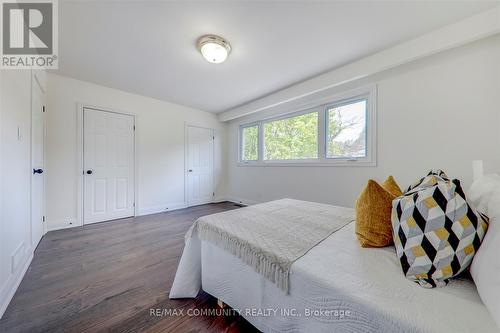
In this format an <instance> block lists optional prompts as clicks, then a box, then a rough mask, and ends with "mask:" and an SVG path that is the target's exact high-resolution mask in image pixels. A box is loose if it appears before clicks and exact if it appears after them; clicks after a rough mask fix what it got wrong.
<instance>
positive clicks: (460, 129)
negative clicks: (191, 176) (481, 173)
mask: <svg viewBox="0 0 500 333" xmlns="http://www.w3.org/2000/svg"><path fill="white" fill-rule="evenodd" d="M499 59H500V36H499V35H496V36H493V37H490V38H487V39H484V40H481V41H478V42H475V43H472V44H469V45H466V46H463V47H460V48H457V49H453V50H449V51H446V52H444V53H441V54H438V55H435V56H432V57H429V58H426V59H423V60H420V61H417V62H414V63H410V64H407V65H403V66H401V67H399V68H396V69H393V70H390V71H386V72H383V73H380V74H378V75H376V76H373V77H370V78H367V79H363V80H360V81H357V82H353V83H350V84H349V85H346V86H343V87H340V88H337V89H335V90H332V91H330V92H329V93H330V94H332V95H334V94H335V93H339V92H341V91H347V90H349V89H353V88H355V87H359V86H363V85H367V84H373V83H375V84H377V88H378V94H377V96H378V108H377V115H378V117H377V118H378V140H377V141H378V142H377V163H378V165H377V166H376V167H269V166H267V167H266V166H264V167H258V166H253V167H249V166H237V156H238V154H237V142H238V141H237V131H238V126H239V124H241V123H245V122H249V121H252V120H255V119H258V118H259V117H262V116H269V115H271V114H273V111H272V110H271V111H269V112H266V114H265V115H262V114H260V115H259V114H256V115H252V116H248V117H245V118H240V119H237V120H234V121H232V122H231V123H230V124H229V128H228V141H229V146H228V153H227V154H228V157H227V158H228V161H229V165H228V193H229V197H231V198H233V200H242V201H243V202H249V203H252V202H262V201H267V200H273V199H278V198H282V197H291V198H297V199H304V200H312V201H318V202H325V203H331V204H338V205H344V206H349V207H353V206H354V201H355V199H356V197H357V196H358V194H359V193H360V191H361V190H362V188H363V186H364V185H365V184H366V182H367V180H368V179H369V178H374V179H377V180H379V181H382V180H384V178H385V177H387V176H388V175H394V176H395V177H396V179H397V180H398V181H399V183H400V184H401V186H407V185H408V184H409V183H410V182H412V181H414V180H416V179H417V178H419V177H421V176H423V175H424V174H425V173H426V172H427V170H428V169H431V168H442V169H444V170H445V171H446V172H448V174H449V175H450V176H451V177H455V178H458V179H460V180H462V181H463V183H464V185H465V188H468V186H469V185H470V183H471V180H472V160H474V159H482V160H484V163H485V171H486V172H491V171H495V172H500V145H499V144H500V135H499V132H500V131H499V130H500V98H499V96H500V61H499Z"/></svg>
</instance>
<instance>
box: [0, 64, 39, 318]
mask: <svg viewBox="0 0 500 333" xmlns="http://www.w3.org/2000/svg"><path fill="white" fill-rule="evenodd" d="M0 138H1V139H0V317H1V316H2V314H3V312H4V311H5V309H6V307H7V305H8V302H9V301H10V299H11V298H12V296H13V295H14V292H15V290H16V288H17V286H18V284H19V283H20V282H21V279H22V276H23V274H24V271H25V270H26V268H27V265H28V264H29V262H30V258H31V255H32V254H33V250H32V248H31V229H30V210H29V209H30V175H31V172H30V158H31V156H30V154H31V153H30V149H31V148H30V147H31V71H29V70H1V71H0Z"/></svg>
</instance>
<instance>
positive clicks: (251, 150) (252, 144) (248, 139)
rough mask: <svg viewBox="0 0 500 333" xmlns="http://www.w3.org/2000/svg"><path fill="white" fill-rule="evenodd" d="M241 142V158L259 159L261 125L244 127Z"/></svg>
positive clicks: (244, 159)
mask: <svg viewBox="0 0 500 333" xmlns="http://www.w3.org/2000/svg"><path fill="white" fill-rule="evenodd" d="M241 142H242V147H241V152H242V154H241V160H242V161H257V160H258V159H259V125H253V126H248V127H243V128H242V130H241Z"/></svg>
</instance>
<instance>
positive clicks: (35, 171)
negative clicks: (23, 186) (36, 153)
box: [33, 169, 43, 174]
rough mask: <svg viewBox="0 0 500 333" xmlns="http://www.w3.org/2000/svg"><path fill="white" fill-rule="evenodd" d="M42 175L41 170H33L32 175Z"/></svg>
mask: <svg viewBox="0 0 500 333" xmlns="http://www.w3.org/2000/svg"><path fill="white" fill-rule="evenodd" d="M37 173H38V174H42V173H43V169H33V174H37Z"/></svg>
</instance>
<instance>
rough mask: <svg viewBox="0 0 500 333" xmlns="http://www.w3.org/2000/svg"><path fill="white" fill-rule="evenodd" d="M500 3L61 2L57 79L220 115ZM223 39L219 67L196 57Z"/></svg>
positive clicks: (199, 56)
mask: <svg viewBox="0 0 500 333" xmlns="http://www.w3.org/2000/svg"><path fill="white" fill-rule="evenodd" d="M495 5H498V2H478V1H475V2H469V1H457V2H455V1H439V2H432V1H415V2H413V1H404V2H394V1H387V2H381V1H366V2H360V1H351V2H348V1H345V2H344V1H342V2H341V1H335V2H333V1H332V2H307V1H303V2H283V1H279V2H278V1H276V2H249V1H248V2H242V1H231V2H207V1H203V2H187V1H184V2H171V1H136V2H130V1H127V2H119V1H106V2H105V1H95V2H94V1H60V9H59V11H60V15H59V16H60V21H59V24H60V26H59V40H60V42H59V54H60V56H59V70H58V71H57V73H59V74H62V75H67V76H70V77H74V78H77V79H81V80H85V81H90V82H94V83H97V84H101V85H104V86H108V87H112V88H116V89H121V90H125V91H129V92H133V93H137V94H141V95H145V96H151V97H155V98H158V99H162V100H166V101H169V102H174V103H178V104H183V105H187V106H191V107H194V108H198V109H201V110H206V111H210V112H221V111H225V110H227V109H230V108H232V107H235V106H238V105H241V104H244V103H247V102H249V101H251V100H254V99H257V98H259V97H262V96H264V95H267V94H270V93H272V92H274V91H277V90H279V89H282V88H285V87H287V86H289V85H291V84H294V83H297V82H299V81H302V80H305V79H307V78H310V77H312V76H315V75H317V74H319V73H322V72H325V71H328V70H331V69H334V68H336V67H339V66H341V65H344V64H346V63H349V62H352V61H354V60H357V59H359V58H362V57H364V56H367V55H369V54H372V53H374V52H377V51H379V50H382V49H384V48H387V47H389V46H392V45H395V44H397V43H399V42H402V41H404V40H407V39H410V38H412V37H415V36H418V35H421V34H424V33H426V32H429V31H432V30H434V29H437V28H439V27H441V26H444V25H447V24H450V23H453V22H456V21H458V20H460V19H462V18H465V17H468V16H471V15H473V14H476V13H478V12H480V11H483V10H487V9H489V8H492V7H493V6H495ZM207 33H214V34H220V35H221V36H223V37H225V38H226V39H227V40H228V41H229V42H230V43H231V45H232V49H233V50H232V53H231V55H230V57H229V59H228V60H227V61H226V62H225V63H223V64H219V65H216V64H210V63H208V62H206V61H205V60H204V59H203V58H202V57H201V55H200V54H199V53H198V51H197V50H196V47H195V43H196V40H197V38H198V37H199V36H201V35H203V34H207Z"/></svg>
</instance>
